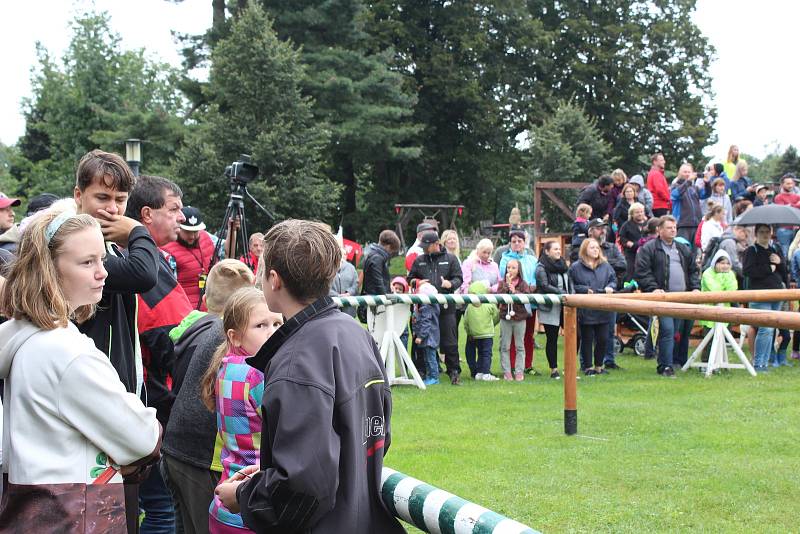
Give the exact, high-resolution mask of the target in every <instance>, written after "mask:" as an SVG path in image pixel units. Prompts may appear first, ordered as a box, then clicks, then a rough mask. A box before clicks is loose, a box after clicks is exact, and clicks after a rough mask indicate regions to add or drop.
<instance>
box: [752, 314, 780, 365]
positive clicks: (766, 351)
mask: <svg viewBox="0 0 800 534" xmlns="http://www.w3.org/2000/svg"><path fill="white" fill-rule="evenodd" d="M749 307H750V308H751V309H754V310H772V311H778V310H780V309H781V303H780V302H751V303H750V306H749ZM774 335H775V329H774V328H766V327H763V326H759V327H758V333H757V334H756V345H755V351H756V353H755V354H754V355H753V367H755V368H757V369H766V368H767V364H768V363H769V357H770V355H771V354H772V349H773V346H772V343H773V339H774Z"/></svg>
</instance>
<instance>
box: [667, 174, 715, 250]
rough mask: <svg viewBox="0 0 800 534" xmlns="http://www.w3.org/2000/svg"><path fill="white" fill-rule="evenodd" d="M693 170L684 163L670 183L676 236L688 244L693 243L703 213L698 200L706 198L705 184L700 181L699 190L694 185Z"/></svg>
mask: <svg viewBox="0 0 800 534" xmlns="http://www.w3.org/2000/svg"><path fill="white" fill-rule="evenodd" d="M693 174H694V173H693V168H692V166H691V165H690V164H688V163H684V164H683V165H681V167H680V169H679V170H678V177H677V178H676V179H675V181H674V182H673V183H672V192H671V194H670V195H671V200H672V216H673V217H675V219H676V220H677V221H678V236H680V237H683V238H684V239H686V240H687V241H689V243H694V235H695V234H696V233H697V227H698V226H699V224H700V219H701V218H702V217H703V211H702V208H701V206H700V199H702V198H705V197H706V191H705V184H704V183H703V182H702V181H701V180H697V182H699V184H697V185H699V188H698V187H697V186H696V185H695V181H696V180H695V177H694V176H693Z"/></svg>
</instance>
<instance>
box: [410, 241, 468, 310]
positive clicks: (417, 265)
mask: <svg viewBox="0 0 800 534" xmlns="http://www.w3.org/2000/svg"><path fill="white" fill-rule="evenodd" d="M442 278H444V279H445V280H448V281H449V282H450V283H451V284H452V287H449V288H447V289H444V288H443V287H442ZM414 280H427V281H428V282H430V283H431V284H433V285H434V286H436V289H437V290H439V293H455V292H456V289H458V288H459V287H461V283H462V282H463V278H462V274H461V265H460V264H459V263H458V259H457V258H456V257H455V256H453V255H452V254H450V253H448V252H444V251H440V252H434V253H433V254H420V255H419V256H417V259H415V260H414V265H412V266H411V270H410V271H409V272H408V283H409V284H411V285H414V284H412V281H414ZM450 308H453V307H452V306H450ZM453 309H454V308H453Z"/></svg>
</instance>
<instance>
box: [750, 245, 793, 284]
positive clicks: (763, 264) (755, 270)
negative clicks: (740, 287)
mask: <svg viewBox="0 0 800 534" xmlns="http://www.w3.org/2000/svg"><path fill="white" fill-rule="evenodd" d="M770 254H777V255H778V256H780V258H781V262H780V263H779V264H778V265H777V266H776V268H775V271H773V270H772V267H770V262H769V256H770ZM742 271H743V272H744V275H745V277H746V280H747V284H748V287H746V288H745V289H784V288H785V287H788V285H789V278H788V271H787V269H786V259H785V258H784V257H783V251H782V250H781V247H776V246H775V245H772V244H770V246H769V248H764V247H762V246H761V245H759V244H758V243H753V244H752V245H750V246H749V247H747V250H745V251H744V258H742Z"/></svg>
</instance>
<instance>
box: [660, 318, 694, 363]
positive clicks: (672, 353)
mask: <svg viewBox="0 0 800 534" xmlns="http://www.w3.org/2000/svg"><path fill="white" fill-rule="evenodd" d="M692 322H693V321H690V320H688V319H677V318H675V317H659V318H658V369H659V370H663V369H664V368H665V367H674V366H676V365H680V366H683V365H684V364H685V363H686V360H687V358H688V357H689V334H690V333H691V331H692ZM676 334H677V335H678V340H677V342H676V340H675V336H676Z"/></svg>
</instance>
